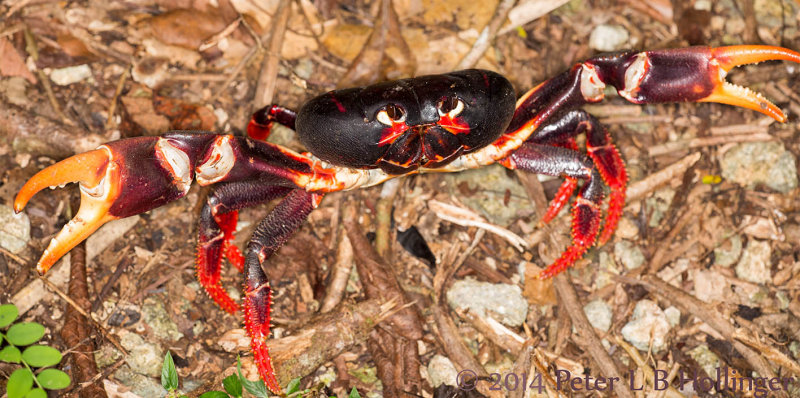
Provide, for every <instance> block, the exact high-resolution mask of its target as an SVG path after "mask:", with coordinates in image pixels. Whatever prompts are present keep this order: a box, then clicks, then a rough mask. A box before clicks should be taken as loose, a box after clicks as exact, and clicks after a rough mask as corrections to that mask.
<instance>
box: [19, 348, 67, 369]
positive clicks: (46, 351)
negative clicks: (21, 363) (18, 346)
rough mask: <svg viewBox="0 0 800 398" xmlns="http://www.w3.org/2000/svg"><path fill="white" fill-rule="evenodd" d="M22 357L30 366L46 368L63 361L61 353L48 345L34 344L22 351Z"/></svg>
mask: <svg viewBox="0 0 800 398" xmlns="http://www.w3.org/2000/svg"><path fill="white" fill-rule="evenodd" d="M22 359H24V360H25V362H27V363H28V365H30V366H33V367H37V368H44V367H47V366H53V365H55V364H57V363H59V362H61V353H60V352H58V350H56V349H55V348H53V347H48V346H46V345H32V346H30V347H28V348H26V349H25V351H22Z"/></svg>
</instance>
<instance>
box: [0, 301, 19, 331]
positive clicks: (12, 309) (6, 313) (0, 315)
mask: <svg viewBox="0 0 800 398" xmlns="http://www.w3.org/2000/svg"><path fill="white" fill-rule="evenodd" d="M18 316H19V310H17V306H16V305H14V304H3V305H0V329H2V328H4V327H6V326H8V325H10V324H11V322H14V320H15V319H17V317H18Z"/></svg>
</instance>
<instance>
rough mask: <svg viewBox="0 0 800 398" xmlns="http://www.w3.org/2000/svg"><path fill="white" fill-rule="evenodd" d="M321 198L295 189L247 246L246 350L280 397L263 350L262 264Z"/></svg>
mask: <svg viewBox="0 0 800 398" xmlns="http://www.w3.org/2000/svg"><path fill="white" fill-rule="evenodd" d="M320 200H322V195H321V194H315V193H309V192H306V191H305V190H303V189H295V190H293V191H291V192H290V193H289V194H288V195H287V196H286V198H284V199H283V200H282V201H281V202H280V203H279V204H278V205H277V206H276V207H275V208H274V209H273V210H272V212H271V213H270V214H269V215H267V217H266V218H265V219H264V220H263V221H261V223H260V224H259V225H258V227H257V228H256V230H255V232H253V237H252V238H251V240H250V244H249V245H248V246H247V251H246V260H245V272H246V275H247V279H246V282H245V298H244V305H243V306H244V324H245V328H246V329H247V333H248V334H249V335H250V338H251V342H250V346H251V348H252V350H253V355H254V356H255V362H256V365H257V367H258V373H259V374H260V375H261V378H262V379H263V380H264V382H265V383H266V385H267V388H269V389H270V391H272V392H273V393H276V394H280V393H281V388H280V384H279V383H278V380H277V378H276V377H275V370H274V369H273V367H272V359H271V358H270V356H269V350H268V348H267V338H268V337H269V329H270V306H271V305H272V289H271V288H270V285H269V280H268V279H267V275H266V274H265V273H264V270H263V264H264V263H265V262H266V261H267V259H268V258H269V257H270V256H272V254H273V253H275V251H276V250H278V248H280V247H281V246H283V244H284V243H286V241H287V240H288V239H289V238H290V237H291V236H292V235H293V234H294V232H295V231H297V229H299V228H300V226H301V225H302V224H303V222H304V221H305V220H306V218H308V215H309V213H311V211H312V210H313V209H314V208H316V207H317V205H318V204H319V202H320Z"/></svg>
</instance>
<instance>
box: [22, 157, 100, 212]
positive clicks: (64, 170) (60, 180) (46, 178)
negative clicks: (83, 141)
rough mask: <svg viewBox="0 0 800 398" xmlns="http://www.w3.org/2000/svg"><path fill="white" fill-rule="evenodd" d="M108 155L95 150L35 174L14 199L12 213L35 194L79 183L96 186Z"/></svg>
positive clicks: (23, 205)
mask: <svg viewBox="0 0 800 398" xmlns="http://www.w3.org/2000/svg"><path fill="white" fill-rule="evenodd" d="M108 161H109V155H108V152H107V151H106V150H105V149H95V150H93V151H89V152H86V153H82V154H79V155H75V156H72V157H69V158H67V159H64V160H62V161H60V162H58V163H56V164H54V165H52V166H49V167H47V168H45V169H44V170H42V171H40V172H38V173H36V174H35V175H34V176H33V177H31V179H30V180H28V182H26V183H25V185H23V186H22V188H21V189H20V190H19V193H18V194H17V197H16V198H15V199H14V211H15V212H17V213H19V212H21V211H22V209H23V208H25V205H27V204H28V201H29V200H30V199H31V198H32V197H33V195H36V193H37V192H39V191H41V190H43V189H45V188H47V187H51V188H55V187H57V186H62V185H64V184H67V183H70V182H78V181H80V182H81V183H83V185H85V186H88V187H94V186H97V184H98V183H99V182H100V181H101V180H102V179H103V175H104V174H105V172H106V166H107V165H108Z"/></svg>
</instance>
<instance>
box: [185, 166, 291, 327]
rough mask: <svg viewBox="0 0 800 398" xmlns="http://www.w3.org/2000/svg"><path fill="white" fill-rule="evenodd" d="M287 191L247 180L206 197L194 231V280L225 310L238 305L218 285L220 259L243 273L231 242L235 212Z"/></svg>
mask: <svg viewBox="0 0 800 398" xmlns="http://www.w3.org/2000/svg"><path fill="white" fill-rule="evenodd" d="M290 190H291V188H288V187H283V186H279V185H271V184H265V183H264V182H262V181H259V180H247V181H235V182H229V183H225V184H221V185H218V186H216V188H215V189H214V191H213V192H212V193H211V194H210V195H209V196H208V199H207V200H206V204H205V206H203V210H202V211H201V214H200V222H199V226H198V228H197V229H198V233H197V235H198V238H197V257H196V268H197V280H198V282H200V285H202V286H203V288H205V291H206V292H207V293H208V295H209V296H210V297H211V298H212V299H213V300H214V301H215V302H216V303H217V304H218V305H219V306H220V307H221V308H222V309H224V310H225V311H227V312H229V313H234V312H236V310H237V308H238V305H237V304H236V302H235V301H233V299H232V298H231V297H230V296H229V295H228V293H227V292H226V291H225V289H223V288H222V284H221V283H220V271H221V264H222V257H223V256H225V257H227V258H228V260H229V261H230V262H231V264H232V265H233V266H234V267H236V268H237V269H239V271H240V272H244V261H245V259H244V256H242V254H241V252H239V249H238V248H237V247H236V246H235V245H234V244H233V242H232V241H233V232H234V231H235V230H236V222H237V219H238V210H239V209H242V208H245V207H250V206H255V205H257V204H260V203H266V202H269V201H270V200H272V199H275V198H279V197H283V196H286V194H288V193H289V191H290Z"/></svg>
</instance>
